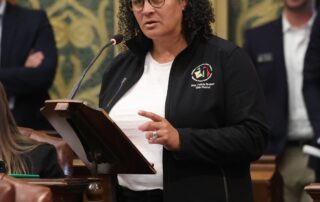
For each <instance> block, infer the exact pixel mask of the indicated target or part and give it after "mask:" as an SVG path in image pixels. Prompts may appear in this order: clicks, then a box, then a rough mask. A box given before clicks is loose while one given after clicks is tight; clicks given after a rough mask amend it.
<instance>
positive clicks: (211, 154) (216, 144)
mask: <svg viewBox="0 0 320 202" xmlns="http://www.w3.org/2000/svg"><path fill="white" fill-rule="evenodd" d="M223 74H224V75H223V85H224V92H223V93H224V95H221V96H224V112H225V116H224V117H221V119H224V120H225V126H224V127H221V128H215V129H212V128H211V129H210V128H208V129H205V128H204V129H193V128H179V129H178V131H179V134H180V143H181V150H180V151H179V152H176V153H175V158H177V159H180V160H192V161H197V162H203V163H212V164H219V165H224V164H233V163H245V162H251V161H254V160H256V159H258V158H259V157H260V156H261V155H262V153H263V151H264V149H265V146H266V143H267V136H268V127H267V125H266V118H265V103H264V98H263V94H262V90H261V87H260V84H259V81H258V78H257V75H256V72H255V70H254V67H253V65H252V63H251V62H250V59H249V58H248V56H247V55H246V54H245V53H244V51H243V50H241V49H240V48H237V49H235V50H234V51H232V53H231V54H230V56H229V57H228V59H226V61H225V66H224V67H223Z"/></svg>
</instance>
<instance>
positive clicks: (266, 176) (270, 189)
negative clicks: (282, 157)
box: [250, 156, 283, 202]
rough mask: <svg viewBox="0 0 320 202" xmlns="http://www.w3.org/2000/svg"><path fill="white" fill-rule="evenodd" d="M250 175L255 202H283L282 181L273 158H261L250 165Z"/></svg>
mask: <svg viewBox="0 0 320 202" xmlns="http://www.w3.org/2000/svg"><path fill="white" fill-rule="evenodd" d="M250 173H251V179H252V184H253V196H254V201H255V202H283V180H282V177H281V175H280V174H279V172H278V171H277V169H276V162H275V157H274V156H262V157H261V158H260V159H259V160H258V161H256V162H254V163H252V164H251V169H250Z"/></svg>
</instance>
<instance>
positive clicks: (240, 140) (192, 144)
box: [100, 36, 268, 202]
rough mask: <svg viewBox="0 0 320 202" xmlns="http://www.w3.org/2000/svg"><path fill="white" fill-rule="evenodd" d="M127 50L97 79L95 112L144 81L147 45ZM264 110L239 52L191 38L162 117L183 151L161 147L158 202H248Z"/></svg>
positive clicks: (174, 71)
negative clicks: (161, 191)
mask: <svg viewBox="0 0 320 202" xmlns="http://www.w3.org/2000/svg"><path fill="white" fill-rule="evenodd" d="M127 46H128V47H129V49H130V50H128V51H125V52H124V53H122V54H120V55H119V56H117V57H116V58H115V59H114V60H113V61H112V63H111V65H110V67H109V69H108V71H106V72H105V74H104V76H103V81H102V86H101V92H100V107H101V108H104V109H105V110H106V111H107V112H109V111H110V109H111V108H112V107H113V106H114V104H115V103H116V102H117V101H118V100H119V99H120V98H121V96H123V95H124V94H125V93H126V92H127V91H128V90H129V89H130V88H131V87H132V86H133V85H134V84H135V83H136V82H137V81H138V80H139V79H140V77H141V76H142V74H143V71H144V60H145V55H146V53H147V51H149V50H150V49H151V47H152V44H151V41H150V40H145V39H143V40H138V39H137V38H136V39H132V40H130V41H128V42H127ZM154 93H157V92H154ZM150 96H152V95H150ZM132 104H134V103H132ZM264 107H265V106H264V99H263V95H262V90H261V88H260V84H259V81H258V77H257V75H256V72H255V70H254V67H253V65H252V63H251V62H250V60H249V58H248V56H247V55H246V54H245V53H244V51H243V50H242V49H240V48H239V47H236V46H235V45H233V44H232V43H230V42H227V41H225V40H223V39H220V38H218V37H215V36H214V37H212V38H211V39H210V40H204V39H201V38H200V37H199V36H195V37H194V38H193V40H192V41H191V43H189V45H188V47H187V48H186V49H184V50H183V51H182V52H181V53H180V54H179V55H178V56H177V57H176V58H175V60H174V62H173V64H172V68H171V72H170V77H169V85H168V92H167V98H166V103H165V118H166V119H167V120H168V121H169V122H170V123H171V124H172V125H173V126H174V127H175V128H176V129H177V130H178V132H179V135H180V144H181V149H180V151H176V152H173V151H168V150H166V149H165V148H164V149H163V174H164V179H163V183H164V184H163V186H164V202H180V201H183V202H207V201H208V202H209V201H210V202H218V201H219V202H222V201H226V202H236V201H237V202H242V201H243V202H251V201H253V198H252V185H251V178H250V162H252V161H254V160H256V159H258V158H259V157H260V156H261V155H262V153H263V150H264V148H265V145H266V141H267V133H268V128H267V126H266V118H265V112H264ZM137 127H138V126H137Z"/></svg>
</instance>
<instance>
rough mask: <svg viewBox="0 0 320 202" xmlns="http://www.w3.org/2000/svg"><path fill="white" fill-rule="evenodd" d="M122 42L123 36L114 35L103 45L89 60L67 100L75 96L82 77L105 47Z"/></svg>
mask: <svg viewBox="0 0 320 202" xmlns="http://www.w3.org/2000/svg"><path fill="white" fill-rule="evenodd" d="M122 40H123V36H122V35H121V34H116V35H114V36H113V37H112V38H111V39H110V42H109V43H107V44H106V45H104V46H103V47H102V48H101V49H100V51H99V52H98V54H97V55H96V56H95V57H94V58H93V59H92V60H91V62H90V63H89V65H88V66H87V67H86V68H85V70H84V71H83V72H82V74H81V77H80V79H79V80H78V82H77V83H76V84H75V85H74V86H73V88H72V90H71V92H70V93H69V95H68V96H67V99H68V100H72V99H73V98H74V96H75V95H76V93H77V91H78V89H79V87H80V85H81V82H82V80H83V79H84V77H85V76H86V74H87V72H88V71H89V69H90V68H91V67H92V65H93V64H94V63H95V62H96V60H97V59H98V58H99V56H100V55H101V53H102V52H103V51H104V49H106V48H107V47H109V46H111V45H113V46H115V45H118V44H119V43H121V42H122Z"/></svg>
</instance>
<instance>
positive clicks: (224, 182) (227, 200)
mask: <svg viewBox="0 0 320 202" xmlns="http://www.w3.org/2000/svg"><path fill="white" fill-rule="evenodd" d="M220 170H221V174H222V180H223V187H224V194H225V199H226V202H229V189H228V182H227V176H226V174H225V172H224V169H223V168H222V167H220Z"/></svg>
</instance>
